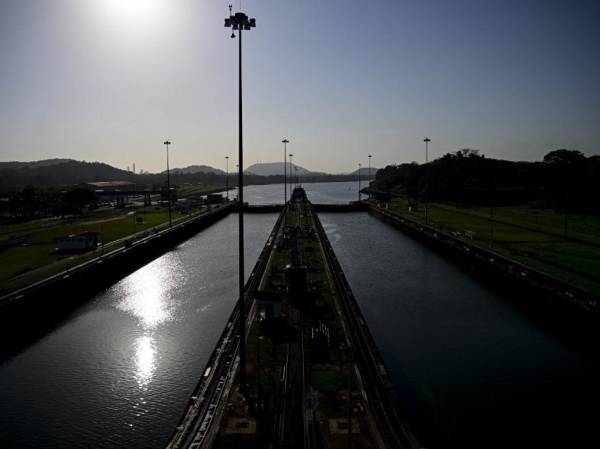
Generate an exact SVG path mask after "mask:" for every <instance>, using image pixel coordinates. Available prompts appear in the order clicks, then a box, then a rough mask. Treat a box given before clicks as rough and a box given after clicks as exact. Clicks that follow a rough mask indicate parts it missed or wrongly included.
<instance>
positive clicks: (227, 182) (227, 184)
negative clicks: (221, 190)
mask: <svg viewBox="0 0 600 449" xmlns="http://www.w3.org/2000/svg"><path fill="white" fill-rule="evenodd" d="M225 190H226V191H227V202H229V156H225Z"/></svg>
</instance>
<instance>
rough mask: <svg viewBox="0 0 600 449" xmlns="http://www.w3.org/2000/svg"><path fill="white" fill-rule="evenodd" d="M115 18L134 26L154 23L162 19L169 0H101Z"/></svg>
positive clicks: (107, 11)
mask: <svg viewBox="0 0 600 449" xmlns="http://www.w3.org/2000/svg"><path fill="white" fill-rule="evenodd" d="M99 2H100V3H101V5H102V7H103V8H104V9H105V12H106V13H107V14H109V15H110V16H112V17H113V19H115V20H117V21H121V22H126V23H128V24H129V25H132V26H144V25H153V24H155V23H157V22H159V21H160V18H161V16H162V14H163V12H164V9H165V6H166V5H167V3H168V0H99Z"/></svg>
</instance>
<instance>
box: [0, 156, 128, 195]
mask: <svg viewBox="0 0 600 449" xmlns="http://www.w3.org/2000/svg"><path fill="white" fill-rule="evenodd" d="M137 176H139V175H135V174H134V173H131V172H128V171H126V170H120V169H118V168H115V167H112V166H110V165H108V164H104V163H102V162H83V161H75V160H72V159H48V160H43V161H35V162H0V191H9V190H10V191H13V190H20V189H22V188H23V187H24V186H26V185H28V184H31V185H34V186H40V187H47V186H65V185H74V184H81V183H86V182H95V181H135V180H136V179H137Z"/></svg>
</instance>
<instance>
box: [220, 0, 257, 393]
mask: <svg viewBox="0 0 600 449" xmlns="http://www.w3.org/2000/svg"><path fill="white" fill-rule="evenodd" d="M255 26H256V19H254V18H252V19H249V18H248V16H247V15H246V14H244V13H243V12H236V13H235V14H232V13H231V5H229V17H228V18H226V19H225V27H228V28H229V27H230V28H232V31H231V38H232V39H233V38H235V30H237V31H238V38H239V39H238V48H239V56H238V77H239V82H238V87H239V96H238V108H239V118H238V120H239V151H238V159H239V162H238V205H239V212H238V217H239V245H238V247H239V248H238V250H239V279H238V282H239V298H238V305H239V311H240V319H239V338H240V387H241V390H242V392H245V390H246V307H245V304H244V281H245V276H244V145H243V133H242V130H243V126H242V31H250V29H252V28H254V27H255Z"/></svg>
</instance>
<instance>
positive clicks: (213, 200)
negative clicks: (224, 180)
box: [206, 193, 224, 204]
mask: <svg viewBox="0 0 600 449" xmlns="http://www.w3.org/2000/svg"><path fill="white" fill-rule="evenodd" d="M223 201H224V198H223V195H221V194H220V193H209V194H208V195H206V204H221V203H222V202H223Z"/></svg>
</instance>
